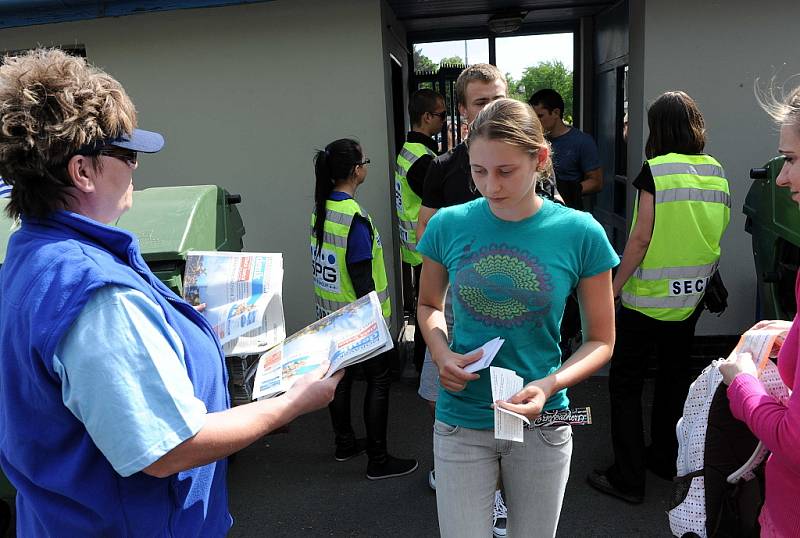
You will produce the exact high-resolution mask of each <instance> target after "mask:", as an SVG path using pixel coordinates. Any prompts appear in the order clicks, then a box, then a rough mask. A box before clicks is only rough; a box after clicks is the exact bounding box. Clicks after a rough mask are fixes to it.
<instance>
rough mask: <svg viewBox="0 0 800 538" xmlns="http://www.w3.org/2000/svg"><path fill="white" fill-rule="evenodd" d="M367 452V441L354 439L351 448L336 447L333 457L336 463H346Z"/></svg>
mask: <svg viewBox="0 0 800 538" xmlns="http://www.w3.org/2000/svg"><path fill="white" fill-rule="evenodd" d="M366 451H367V440H366V439H356V442H355V444H354V445H352V446H348V447H338V446H337V447H336V453H335V454H334V455H333V457H334V458H336V461H347V460H351V459H353V458H355V457H356V456H360V455H361V454H363V453H364V452H366Z"/></svg>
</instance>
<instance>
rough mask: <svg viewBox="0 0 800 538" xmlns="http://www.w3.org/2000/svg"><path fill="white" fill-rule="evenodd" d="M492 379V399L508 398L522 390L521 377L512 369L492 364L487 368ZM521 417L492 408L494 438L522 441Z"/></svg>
mask: <svg viewBox="0 0 800 538" xmlns="http://www.w3.org/2000/svg"><path fill="white" fill-rule="evenodd" d="M489 375H490V376H491V379H492V401H495V402H496V401H497V400H508V399H509V398H511V397H512V396H513V395H514V394H516V393H517V392H519V391H520V390H522V378H521V377H520V376H518V375H517V374H516V373H514V371H513V370H508V369H506V368H498V367H496V366H492V367H491V368H489ZM522 428H523V425H522V419H521V418H519V415H517V414H516V413H510V412H509V411H507V410H501V409H500V408H499V407H497V406H495V408H494V438H495V439H504V440H506V441H517V442H520V443H521V442H522V441H524V439H525V438H524V437H523V431H522Z"/></svg>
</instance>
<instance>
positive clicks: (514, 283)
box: [455, 244, 553, 327]
mask: <svg viewBox="0 0 800 538" xmlns="http://www.w3.org/2000/svg"><path fill="white" fill-rule="evenodd" d="M552 289H553V287H552V285H551V284H550V274H549V273H548V272H547V271H546V270H545V268H544V266H543V265H542V264H541V263H539V261H538V259H537V258H536V257H535V256H533V255H531V254H530V253H528V252H526V251H524V250H521V249H518V248H515V247H509V246H508V245H505V244H499V245H497V244H491V245H488V246H486V247H483V248H481V249H480V250H479V251H478V252H476V253H474V254H472V255H471V256H469V257H467V258H466V259H465V260H464V264H463V265H462V267H461V269H460V270H459V271H458V273H457V274H456V279H455V291H456V293H457V294H458V297H459V299H460V301H461V303H462V305H463V306H464V308H465V309H466V310H467V311H468V312H469V313H470V314H471V315H472V316H473V317H474V318H475V319H476V320H479V321H482V322H484V323H486V324H488V325H493V326H500V327H519V326H522V325H528V324H531V323H533V324H535V325H536V326H537V327H539V326H541V325H542V318H543V316H544V315H546V314H547V313H548V312H549V311H550V303H551V297H550V292H551V291H552Z"/></svg>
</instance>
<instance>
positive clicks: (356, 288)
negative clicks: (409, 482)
mask: <svg viewBox="0 0 800 538" xmlns="http://www.w3.org/2000/svg"><path fill="white" fill-rule="evenodd" d="M369 162H370V161H369V159H367V158H366V157H365V156H364V153H363V152H362V150H361V145H360V144H359V143H358V142H356V141H355V140H350V139H347V138H344V139H341V140H336V141H334V142H331V143H330V144H328V145H327V146H326V147H325V149H324V150H321V151H318V152H317V154H316V156H315V158H314V172H315V175H316V188H315V190H314V203H315V209H314V213H313V214H312V216H311V257H312V267H313V278H314V297H315V302H316V308H317V317H318V318H322V317H324V316H326V315H328V314H330V313H331V312H334V311H336V310H338V309H339V308H341V307H343V306H345V305H347V304H349V303H351V302H353V301H355V300H356V299H358V298H359V297H362V296H364V295H366V294H368V293H370V292H371V291H375V292H377V294H378V298H379V299H380V301H381V306H382V310H383V315H384V317H386V318H387V319H388V318H389V316H390V315H391V306H390V303H389V295H388V286H387V279H386V269H385V267H384V263H383V248H382V246H381V239H380V235H379V234H378V230H377V229H376V228H375V226H374V225H373V223H372V219H371V218H370V216H369V214H368V213H367V212H366V211H365V210H364V208H362V207H361V206H360V205H359V203H358V202H356V201H355V199H354V197H355V193H356V189H358V187H359V186H360V185H361V184H362V183H364V180H365V179H366V177H367V164H369ZM355 368H363V372H364V377H365V378H366V381H367V391H366V394H365V396H364V422H365V426H366V433H367V438H366V439H357V438H356V436H355V432H354V431H353V426H352V424H351V421H350V392H351V387H352V384H353V372H354V369H355ZM390 381H391V379H390V376H389V356H388V355H387V354H386V353H384V354H382V355H380V356H378V357H375V358H373V359H370V360H368V361H366V362H364V363H362V364H360V365H354V366H350V367H348V368H346V369H345V375H344V378H343V379H342V381H341V382H340V383H339V385H338V386H337V388H336V394H335V396H334V399H333V402H331V404H330V406H329V409H330V412H331V420H332V422H333V430H334V433H335V442H336V452H335V458H336V461H347V460H349V459H351V458H354V457H355V456H358V455H360V454H363V453H364V451H365V449H366V452H367V456H368V459H369V461H368V464H367V478H369V479H370V480H379V479H383V478H391V477H395V476H403V475H405V474H409V473H411V472H413V471H414V470H415V469H416V468H417V461H416V460H413V459H401V458H395V457H394V456H391V455H389V454H388V452H387V450H386V423H387V418H388V413H389V385H390Z"/></svg>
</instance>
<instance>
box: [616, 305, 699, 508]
mask: <svg viewBox="0 0 800 538" xmlns="http://www.w3.org/2000/svg"><path fill="white" fill-rule="evenodd" d="M701 312H702V304H701V305H698V307H697V308H696V309H695V311H694V313H692V315H691V316H689V317H688V318H687V319H685V320H683V321H660V320H657V319H653V318H651V317H649V316H646V315H644V314H641V313H639V312H637V311H635V310H631V309H628V308H625V307H624V306H623V307H620V309H619V311H618V312H617V321H616V325H617V340H616V345H615V347H614V355H613V356H612V358H611V369H610V372H609V379H608V386H609V391H610V395H611V437H612V441H613V446H614V464H613V465H612V466H611V467H610V468H609V469H608V471H607V477H608V479H609V481H610V482H611V483H612V484H613V485H614V486H615V487H617V488H618V489H620V490H623V491H625V492H627V493H633V494H644V484H645V470H646V468H648V467H649V468H651V469H652V470H654V471H655V472H656V473H658V474H660V475H662V476H674V474H675V460H676V458H677V454H678V441H677V438H676V436H675V425H676V424H677V423H678V419H679V418H680V417H681V415H682V414H683V404H684V402H685V400H686V395H687V394H688V392H689V385H690V384H691V382H692V372H691V369H690V364H689V359H690V357H691V351H692V342H693V341H694V331H695V326H696V325H697V319H698V318H699V317H700V313H701ZM653 351H655V355H656V359H657V365H656V366H657V374H656V380H655V394H654V399H653V412H652V415H651V419H650V438H651V444H650V446H649V447H647V448H645V442H644V421H643V418H642V386H643V384H644V377H645V373H646V369H647V366H648V365H647V360H646V358H647V356H649V355H650V354H651V352H653Z"/></svg>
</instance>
